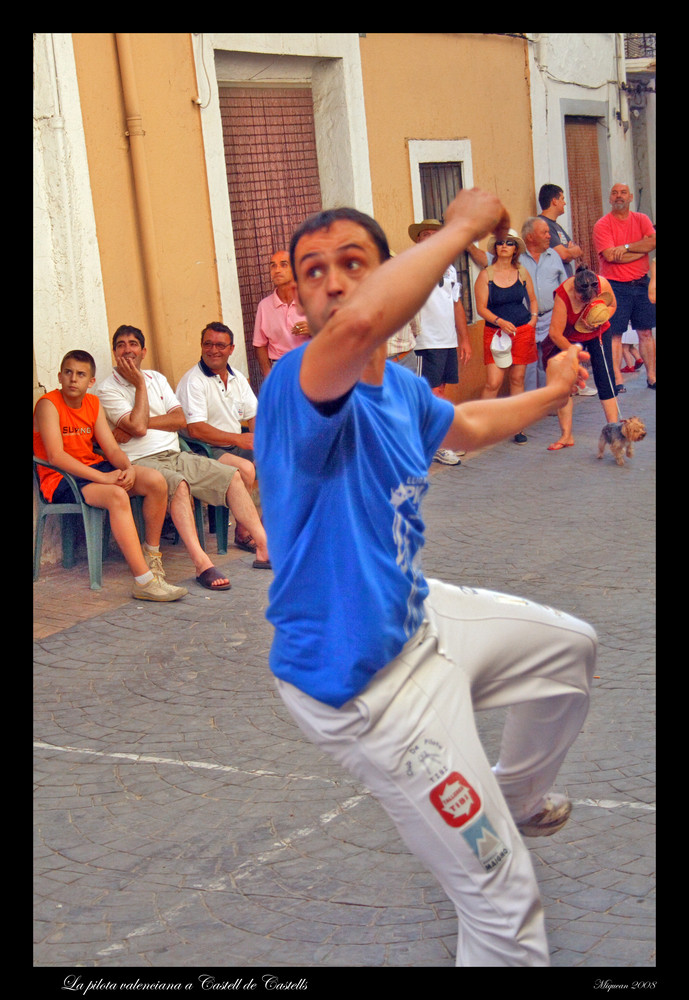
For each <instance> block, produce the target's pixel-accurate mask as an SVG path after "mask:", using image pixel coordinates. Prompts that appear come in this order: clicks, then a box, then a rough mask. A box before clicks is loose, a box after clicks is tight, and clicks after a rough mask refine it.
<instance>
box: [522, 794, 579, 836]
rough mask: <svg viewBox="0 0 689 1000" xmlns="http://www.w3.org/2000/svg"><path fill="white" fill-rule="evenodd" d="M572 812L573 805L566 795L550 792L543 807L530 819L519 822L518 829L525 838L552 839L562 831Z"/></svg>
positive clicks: (544, 799) (544, 800) (545, 797)
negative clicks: (551, 837)
mask: <svg viewBox="0 0 689 1000" xmlns="http://www.w3.org/2000/svg"><path fill="white" fill-rule="evenodd" d="M571 812H572V803H571V802H570V801H569V799H568V798H567V796H566V795H558V794H557V793H556V792H549V793H548V794H547V795H546V796H544V798H543V805H542V807H541V808H540V809H539V810H538V812H535V813H534V814H533V815H532V816H529V817H528V819H523V820H519V821H518V822H517V829H518V830H519V832H520V833H521V834H522V836H524V837H550V836H552V834H554V833H557V831H558V830H561V829H562V827H563V826H564V825H565V823H566V822H567V820H568V819H569V816H570V813H571Z"/></svg>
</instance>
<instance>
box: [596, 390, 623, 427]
mask: <svg viewBox="0 0 689 1000" xmlns="http://www.w3.org/2000/svg"><path fill="white" fill-rule="evenodd" d="M601 406H602V407H603V413H604V414H605V419H606V422H607V423H609V424H616V423H617V421H618V420H619V419H620V410H619V407H618V405H617V397H616V396H613V398H612V399H601Z"/></svg>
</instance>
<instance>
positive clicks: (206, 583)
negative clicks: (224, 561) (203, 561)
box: [196, 566, 232, 590]
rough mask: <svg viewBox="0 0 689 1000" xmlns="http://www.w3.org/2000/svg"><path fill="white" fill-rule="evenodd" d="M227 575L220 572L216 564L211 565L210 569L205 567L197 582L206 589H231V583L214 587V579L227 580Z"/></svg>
mask: <svg viewBox="0 0 689 1000" xmlns="http://www.w3.org/2000/svg"><path fill="white" fill-rule="evenodd" d="M226 579H227V577H226V576H225V575H224V574H223V573H221V572H220V570H219V569H218V568H217V567H216V566H209V567H208V569H204V571H203V573H201V574H200V575H199V576H197V577H196V582H197V583H198V584H200V585H201V586H202V587H205V588H206V590H229V589H230V588H231V587H232V584H231V583H223V585H222V586H221V587H214V586H213V581H214V580H226Z"/></svg>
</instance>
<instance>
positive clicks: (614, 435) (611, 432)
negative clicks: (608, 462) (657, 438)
mask: <svg viewBox="0 0 689 1000" xmlns="http://www.w3.org/2000/svg"><path fill="white" fill-rule="evenodd" d="M645 437H646V425H645V424H644V422H643V420H642V419H641V417H627V419H626V420H620V421H619V423H616V424H606V425H605V427H604V428H603V430H602V431H601V434H600V438H599V440H598V458H602V457H603V452H604V451H605V446H606V444H609V445H610V451H611V452H612V453H613V455H614V456H615V461H616V462H617V464H618V465H624V456H625V455H626V456H627V458H632V457H633V455H634V448H633V447H632V445H633V444H634V442H635V441H643V439H644V438H645Z"/></svg>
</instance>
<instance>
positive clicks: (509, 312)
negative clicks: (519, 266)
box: [488, 278, 531, 326]
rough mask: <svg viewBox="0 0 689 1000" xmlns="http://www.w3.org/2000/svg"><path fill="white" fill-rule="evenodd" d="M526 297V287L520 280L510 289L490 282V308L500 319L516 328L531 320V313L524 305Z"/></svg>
mask: <svg viewBox="0 0 689 1000" xmlns="http://www.w3.org/2000/svg"><path fill="white" fill-rule="evenodd" d="M526 295H527V293H526V285H525V284H524V282H523V281H520V280H519V278H517V280H516V281H515V283H514V284H513V285H510V287H509V288H501V287H500V286H499V285H496V284H495V282H494V281H491V280H490V279H489V280H488V308H489V309H490V310H491V312H494V313H495V315H496V316H497V317H498V318H499V319H505V320H507V322H508V323H513V324H514V325H515V326H523V325H524V324H525V323H528V322H529V319H530V318H531V312H530V310H529V309H528V308H527V307H526V305H525V304H524V298H525V297H526Z"/></svg>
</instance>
